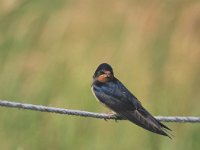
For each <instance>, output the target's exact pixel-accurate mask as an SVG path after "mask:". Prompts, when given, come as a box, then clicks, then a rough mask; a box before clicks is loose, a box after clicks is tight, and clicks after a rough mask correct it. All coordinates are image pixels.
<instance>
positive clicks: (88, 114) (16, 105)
mask: <svg viewBox="0 0 200 150" xmlns="http://www.w3.org/2000/svg"><path fill="white" fill-rule="evenodd" d="M0 106H2V107H10V108H18V109H28V110H34V111H41V112H50V113H58V114H65V115H74V116H82V117H90V118H98V119H105V120H107V119H114V120H125V119H124V118H122V117H120V116H117V115H110V114H106V113H94V112H88V111H81V110H71V109H64V108H56V107H48V106H42V105H33V104H26V103H18V102H11V101H6V100H0ZM155 118H156V119H158V120H159V121H163V122H179V123H186V122H190V123H200V117H194V116H182V117H181V116H155Z"/></svg>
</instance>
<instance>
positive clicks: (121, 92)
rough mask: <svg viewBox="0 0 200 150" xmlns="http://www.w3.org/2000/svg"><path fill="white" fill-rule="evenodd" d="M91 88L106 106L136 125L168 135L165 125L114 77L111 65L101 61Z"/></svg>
mask: <svg viewBox="0 0 200 150" xmlns="http://www.w3.org/2000/svg"><path fill="white" fill-rule="evenodd" d="M92 90H93V93H94V95H95V97H96V98H97V99H98V100H99V101H100V102H101V103H103V104H104V105H106V106H107V107H108V108H110V109H111V110H113V111H114V112H116V113H117V114H119V115H121V116H123V117H124V118H126V119H128V120H129V121H131V122H133V123H135V124H136V125H138V126H140V127H143V128H144V129H146V130H149V131H151V132H154V133H157V134H161V135H164V136H168V137H170V136H169V135H168V134H167V133H166V130H170V129H169V128H168V127H167V126H165V125H164V124H162V123H161V122H159V121H158V120H156V119H155V118H154V117H153V116H152V115H151V114H150V113H149V112H148V111H147V110H146V109H145V108H144V107H143V106H142V105H141V103H140V101H139V100H138V99H137V98H136V97H135V96H134V95H133V94H132V93H131V92H130V91H129V90H128V89H127V88H126V87H125V86H124V85H123V84H122V83H121V82H120V81H119V80H118V79H117V78H115V77H114V73H113V69H112V67H111V66H110V65H109V64H107V63H103V64H101V65H99V67H98V68H97V69H96V71H95V73H94V76H93V83H92Z"/></svg>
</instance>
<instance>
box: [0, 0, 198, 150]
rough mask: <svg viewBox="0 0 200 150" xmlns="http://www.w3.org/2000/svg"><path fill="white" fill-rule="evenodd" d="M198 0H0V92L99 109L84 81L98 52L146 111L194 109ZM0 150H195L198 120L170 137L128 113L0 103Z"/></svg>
mask: <svg viewBox="0 0 200 150" xmlns="http://www.w3.org/2000/svg"><path fill="white" fill-rule="evenodd" d="M199 14H200V2H199V1H196V0H190V1H189V0H181V1H180V0H176V1H172V0H164V1H147V0H143V1H137V0H134V1H130V0H124V1H105V0H102V1H94V0H87V1H81V0H77V1H70V0H68V1H67V0H66V1H64V0H57V1H47V0H43V1H39V0H21V1H8V0H2V1H0V99H5V100H12V101H17V102H25V103H32V104H41V105H47V106H55V107H63V108H69V109H80V110H88V111H95V112H108V110H107V109H106V108H104V107H103V106H102V105H100V104H99V103H98V102H97V101H96V100H95V98H94V97H93V95H92V93H91V91H90V85H91V83H92V75H93V72H94V70H95V69H96V67H97V66H98V65H99V64H100V63H102V62H108V63H110V64H111V65H112V66H113V68H114V71H115V75H116V76H117V77H118V78H119V79H120V80H121V81H122V82H123V83H124V84H125V85H126V86H127V87H128V88H129V89H130V90H131V91H133V92H134V94H135V95H136V96H137V97H138V98H139V99H140V101H141V102H142V103H143V105H144V106H145V107H146V108H147V109H148V110H149V111H150V112H151V113H152V114H154V115H163V116H173V115H180V116H181V115H182V116H184V115H187V116H199V115H200V109H199V106H200V92H199V91H200V65H199V64H200V59H199V58H200V20H199ZM0 120H1V123H0V141H1V146H0V149H2V150H27V149H29V150H45V149H48V150H51V149H52V150H53V149H58V150H66V149H71V150H79V149H80V150H109V149H115V150H121V149H125V150H129V149H137V150H146V149H148V150H158V149H159V150H169V149H170V150H179V149H181V150H188V149H191V150H197V149H199V148H200V142H199V141H200V134H199V133H200V132H199V131H200V125H199V124H178V123H166V124H167V126H169V127H170V128H171V129H172V130H173V134H174V136H175V137H174V138H173V140H170V139H168V138H166V137H162V136H158V135H155V134H152V133H150V132H148V131H145V130H143V129H141V128H139V127H136V126H135V125H133V124H131V123H129V122H128V121H119V122H118V123H115V122H114V121H107V122H106V121H103V120H97V119H91V118H80V117H72V116H63V115H56V114H49V113H40V112H33V111H25V110H16V109H8V108H2V107H0Z"/></svg>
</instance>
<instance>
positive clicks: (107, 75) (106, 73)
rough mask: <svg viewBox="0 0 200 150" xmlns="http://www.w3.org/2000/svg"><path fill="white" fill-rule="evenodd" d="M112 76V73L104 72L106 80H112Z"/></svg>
mask: <svg viewBox="0 0 200 150" xmlns="http://www.w3.org/2000/svg"><path fill="white" fill-rule="evenodd" d="M111 76H112V74H111V72H110V71H104V77H105V78H110V77H111Z"/></svg>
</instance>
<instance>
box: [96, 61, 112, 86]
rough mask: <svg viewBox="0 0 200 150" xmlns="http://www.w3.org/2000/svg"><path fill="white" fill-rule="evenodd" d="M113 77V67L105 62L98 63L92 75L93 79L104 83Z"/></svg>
mask: <svg viewBox="0 0 200 150" xmlns="http://www.w3.org/2000/svg"><path fill="white" fill-rule="evenodd" d="M113 78H114V73H113V69H112V67H111V66H110V65H109V64H107V63H102V64H100V65H99V66H98V67H97V69H96V71H95V73H94V75H93V79H94V80H95V81H99V82H101V83H106V82H108V81H111V80H112V79H113Z"/></svg>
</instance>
